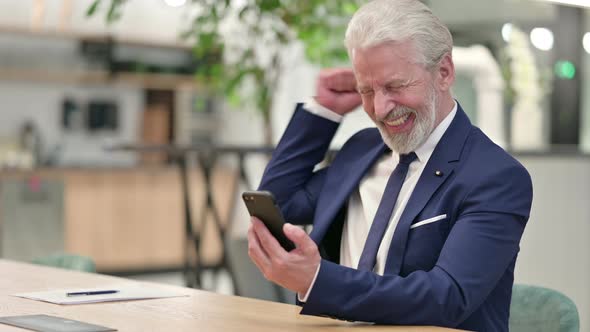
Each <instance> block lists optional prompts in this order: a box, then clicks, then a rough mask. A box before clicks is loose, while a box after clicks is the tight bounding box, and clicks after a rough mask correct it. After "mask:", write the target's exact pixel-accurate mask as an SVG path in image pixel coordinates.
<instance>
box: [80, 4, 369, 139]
mask: <svg viewBox="0 0 590 332" xmlns="http://www.w3.org/2000/svg"><path fill="white" fill-rule="evenodd" d="M128 1H129V0H94V2H93V3H92V4H91V5H90V7H89V8H88V12H87V13H88V15H93V14H95V13H96V11H97V8H98V7H99V6H101V5H102V3H104V2H108V6H109V7H108V8H109V9H108V10H107V14H106V16H107V17H106V19H107V22H114V21H116V20H117V19H119V18H120V17H121V16H122V15H123V13H124V5H125V3H126V2H128ZM238 2H239V3H238ZM360 3H361V0H304V1H291V0H242V1H232V0H211V1H207V0H200V1H197V0H193V1H191V2H190V3H189V4H187V5H186V6H185V7H186V10H191V9H195V7H198V9H199V10H198V11H197V14H196V15H195V16H194V19H193V20H192V24H191V25H190V26H188V27H187V28H186V31H185V32H184V33H183V34H182V37H183V38H184V39H186V40H188V41H190V42H191V44H192V45H193V54H194V56H195V58H196V60H197V61H199V62H200V63H201V65H200V66H198V68H197V72H196V73H195V77H196V79H197V80H198V81H199V82H201V83H204V84H205V85H206V86H207V87H208V88H209V89H211V91H212V93H215V94H218V95H222V96H224V97H225V98H226V99H227V100H228V101H229V102H230V103H232V104H234V105H244V104H249V105H253V106H254V107H255V108H256V109H257V110H258V111H259V112H260V114H261V115H262V118H263V122H264V128H265V133H264V141H265V143H266V144H271V143H272V137H273V132H272V114H271V109H272V105H273V99H274V96H275V95H276V89H277V86H278V81H279V78H280V77H281V75H282V74H283V73H284V70H285V61H284V58H283V57H284V56H283V55H284V53H285V52H284V50H285V48H286V47H287V46H289V45H292V44H293V43H295V42H297V41H301V42H303V44H304V46H305V54H306V56H307V58H308V60H310V61H311V62H312V63H318V64H321V65H328V64H331V63H336V62H342V61H344V60H345V59H346V50H345V48H344V46H343V43H342V40H343V36H344V29H345V28H346V24H347V23H348V19H349V17H350V16H351V15H352V14H353V13H354V12H355V11H356V9H357V8H358V7H359V5H360ZM228 24H229V25H231V24H234V25H235V26H237V27H238V29H239V31H240V35H239V36H235V35H234V37H237V38H227V36H226V35H224V29H225V28H226V27H227V26H228ZM248 83H249V84H250V87H249V88H248V89H244V85H246V84H248Z"/></svg>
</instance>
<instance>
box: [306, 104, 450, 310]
mask: <svg viewBox="0 0 590 332" xmlns="http://www.w3.org/2000/svg"><path fill="white" fill-rule="evenodd" d="M304 108H305V109H306V110H308V111H309V112H311V113H313V114H316V115H318V116H321V117H324V118H327V119H330V120H332V121H335V122H340V121H341V120H342V116H340V115H338V114H336V113H334V112H332V111H330V110H329V109H327V108H325V107H323V106H321V105H319V104H318V103H316V102H315V100H313V99H311V100H310V101H308V102H306V103H305V106H304ZM456 113H457V103H456V102H455V105H454V106H453V110H452V111H451V112H450V113H449V114H448V115H447V116H446V117H445V118H444V119H443V121H442V122H441V123H440V124H439V125H438V126H437V127H436V129H434V131H433V132H432V133H431V134H430V136H429V137H428V139H427V140H426V142H425V143H424V144H422V145H421V146H420V147H419V148H417V149H416V150H415V151H414V152H415V153H416V155H417V156H418V158H417V159H416V160H415V161H414V162H412V163H411V164H410V167H409V170H408V174H407V175H406V179H405V181H404V183H403V185H402V188H401V190H400V193H399V195H398V198H397V202H396V204H395V207H394V209H393V212H392V215H391V219H390V221H389V224H388V225H387V230H386V231H385V234H384V235H383V240H382V241H381V244H380V246H379V251H378V252H377V260H376V263H375V268H374V269H373V271H374V272H375V273H377V274H379V275H383V272H384V270H385V262H386V261H387V254H388V251H389V246H390V244H391V240H392V238H393V232H394V231H395V228H396V226H397V223H398V222H399V219H400V217H401V215H402V212H403V211H404V209H405V207H406V204H407V203H408V200H409V199H410V196H411V195H412V192H413V191H414V187H416V183H418V179H419V178H420V175H421V174H422V171H423V170H424V167H425V166H426V164H427V163H428V159H430V156H431V155H432V153H433V152H434V148H435V147H436V145H437V144H438V142H439V141H440V139H441V138H442V136H443V134H444V133H445V132H446V131H447V129H448V128H449V126H450V124H451V122H452V121H453V119H454V118H455V114H456ZM335 115H336V116H335ZM398 162H399V154H398V153H397V152H395V151H393V152H391V153H389V154H386V155H383V157H381V158H380V159H379V160H378V161H377V163H375V165H374V166H373V168H372V169H371V170H370V171H369V172H368V173H367V174H366V175H365V176H364V177H363V179H362V180H361V182H360V184H359V187H358V188H357V189H356V190H355V191H353V193H352V195H351V197H350V199H349V201H348V213H347V215H346V220H345V221H344V227H343V229H342V239H341V244H340V265H343V266H347V267H351V268H353V269H356V268H357V267H358V263H359V260H360V257H361V253H362V252H363V248H364V246H365V241H366V240H367V236H368V234H369V230H370V229H371V224H372V223H373V219H374V217H375V214H376V213H377V208H378V207H379V203H380V202H381V196H382V195H383V192H384V191H385V185H386V184H387V181H388V180H389V176H390V175H391V173H392V172H393V170H394V169H395V167H396V166H397V164H398ZM318 272H319V266H318V269H317V270H316V274H315V276H314V279H313V281H312V283H311V286H310V287H309V290H308V291H307V294H305V296H299V295H298V296H299V301H301V302H305V301H306V300H307V297H308V296H309V293H310V292H311V290H312V288H313V285H314V284H315V280H316V277H317V274H318Z"/></svg>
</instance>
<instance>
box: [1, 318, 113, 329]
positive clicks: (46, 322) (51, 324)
mask: <svg viewBox="0 0 590 332" xmlns="http://www.w3.org/2000/svg"><path fill="white" fill-rule="evenodd" d="M0 323H2V324H6V325H11V326H16V327H20V328H23V329H27V330H32V331H39V332H108V331H117V330H116V329H113V328H110V327H106V326H100V325H94V324H88V323H85V322H80V321H77V320H72V319H67V318H62V317H56V316H49V315H24V316H10V317H0Z"/></svg>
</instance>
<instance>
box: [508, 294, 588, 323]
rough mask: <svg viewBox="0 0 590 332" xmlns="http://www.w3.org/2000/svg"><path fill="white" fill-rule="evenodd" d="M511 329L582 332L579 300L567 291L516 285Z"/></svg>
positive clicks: (511, 309)
mask: <svg viewBox="0 0 590 332" xmlns="http://www.w3.org/2000/svg"><path fill="white" fill-rule="evenodd" d="M509 324H510V332H533V331H534V332H578V331H579V330H580V320H579V317H578V309H577V308H576V304H575V303H574V302H573V301H572V300H570V298H568V297H567V296H565V295H564V294H562V293H560V292H558V291H556V290H553V289H548V288H544V287H538V286H529V285H518V284H515V285H514V287H513V289H512V302H511V304H510V322H509Z"/></svg>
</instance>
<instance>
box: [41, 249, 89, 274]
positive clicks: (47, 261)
mask: <svg viewBox="0 0 590 332" xmlns="http://www.w3.org/2000/svg"><path fill="white" fill-rule="evenodd" d="M32 263H33V264H39V265H46V266H52V267H58V268H62V269H67V270H75V271H83V272H96V265H95V264H94V261H93V260H92V259H91V258H89V257H85V256H80V255H72V254H66V253H55V254H51V255H48V256H43V257H38V258H35V259H33V260H32Z"/></svg>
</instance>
